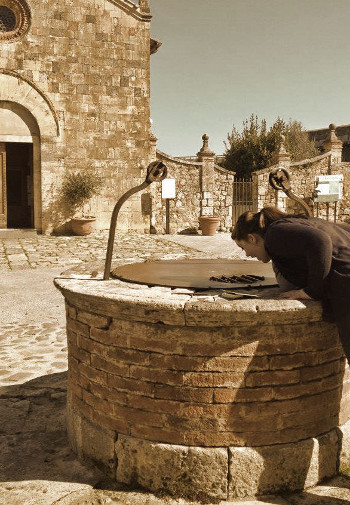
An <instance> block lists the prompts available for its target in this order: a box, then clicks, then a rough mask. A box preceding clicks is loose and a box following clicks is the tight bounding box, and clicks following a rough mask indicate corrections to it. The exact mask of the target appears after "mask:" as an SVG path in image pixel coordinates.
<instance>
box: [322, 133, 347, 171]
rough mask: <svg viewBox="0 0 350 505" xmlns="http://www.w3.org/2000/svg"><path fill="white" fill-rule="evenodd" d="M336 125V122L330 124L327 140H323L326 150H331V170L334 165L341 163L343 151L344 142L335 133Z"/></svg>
mask: <svg viewBox="0 0 350 505" xmlns="http://www.w3.org/2000/svg"><path fill="white" fill-rule="evenodd" d="M335 129H336V126H335V124H333V123H332V124H330V125H329V133H328V135H327V138H326V140H325V141H324V142H323V147H324V150H325V151H326V152H328V151H330V152H331V157H330V167H329V172H330V173H331V172H332V165H337V164H338V163H341V156H342V151H343V142H342V141H341V140H339V139H338V137H337V135H336V133H335Z"/></svg>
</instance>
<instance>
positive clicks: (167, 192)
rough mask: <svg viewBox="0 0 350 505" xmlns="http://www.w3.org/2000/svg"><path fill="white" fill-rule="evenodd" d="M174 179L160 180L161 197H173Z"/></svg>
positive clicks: (174, 192)
mask: <svg viewBox="0 0 350 505" xmlns="http://www.w3.org/2000/svg"><path fill="white" fill-rule="evenodd" d="M175 194H176V191H175V179H163V180H162V198H175Z"/></svg>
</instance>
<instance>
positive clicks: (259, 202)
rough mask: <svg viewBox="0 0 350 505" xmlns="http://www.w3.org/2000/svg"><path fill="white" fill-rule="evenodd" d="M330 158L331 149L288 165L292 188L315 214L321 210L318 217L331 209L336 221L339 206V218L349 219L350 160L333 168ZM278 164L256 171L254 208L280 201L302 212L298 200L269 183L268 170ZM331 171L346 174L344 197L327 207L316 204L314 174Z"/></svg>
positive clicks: (341, 219)
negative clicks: (314, 200) (313, 196)
mask: <svg viewBox="0 0 350 505" xmlns="http://www.w3.org/2000/svg"><path fill="white" fill-rule="evenodd" d="M329 159H330V153H325V154H323V155H321V156H317V157H316V158H313V159H310V160H303V161H300V162H297V163H292V164H291V165H290V166H289V167H287V170H288V172H289V174H290V177H291V188H292V191H293V193H294V194H296V195H297V196H299V197H300V198H303V199H304V200H305V201H306V203H307V204H308V205H309V206H310V207H311V208H312V209H313V213H314V216H316V215H317V213H318V217H321V218H323V219H326V218H327V212H328V218H329V220H331V221H333V220H334V217H335V216H334V213H335V210H336V219H337V221H344V222H350V163H338V164H334V165H332V166H331V171H330V169H329ZM277 167H278V165H274V166H272V167H268V168H266V169H263V170H259V171H257V172H254V173H253V202H254V209H255V210H259V209H261V208H262V207H264V206H266V205H277V206H279V207H280V208H281V209H283V210H285V211H286V212H290V213H297V212H300V211H301V210H302V209H301V207H300V206H299V205H298V204H297V203H296V202H294V201H293V200H291V199H290V198H287V196H286V195H285V194H284V193H283V192H282V191H278V192H277V191H276V190H274V189H273V188H272V187H271V186H270V185H269V174H270V172H272V171H273V170H274V169H276V168H277ZM330 173H331V174H343V175H344V185H343V198H342V200H340V201H339V202H338V203H337V206H336V207H335V205H334V203H333V202H331V203H329V206H328V211H327V204H326V203H319V204H318V206H317V204H316V203H314V202H313V200H312V194H313V190H314V187H315V184H314V182H315V176H316V175H328V174H330ZM317 207H318V210H317Z"/></svg>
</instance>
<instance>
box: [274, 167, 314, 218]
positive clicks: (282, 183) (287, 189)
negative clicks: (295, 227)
mask: <svg viewBox="0 0 350 505" xmlns="http://www.w3.org/2000/svg"><path fill="white" fill-rule="evenodd" d="M269 183H270V186H272V187H273V189H276V190H282V191H283V193H285V194H286V195H287V196H288V198H290V199H291V200H294V201H295V202H297V203H298V204H299V205H301V206H302V208H303V209H304V211H305V212H306V215H307V216H309V217H312V215H313V213H312V210H311V209H310V207H309V206H308V205H307V203H306V202H304V200H302V199H301V198H299V196H297V195H295V194H294V193H293V192H292V190H291V186H290V175H289V172H288V170H286V169H285V168H276V169H275V170H273V171H272V172H271V173H270V175H269Z"/></svg>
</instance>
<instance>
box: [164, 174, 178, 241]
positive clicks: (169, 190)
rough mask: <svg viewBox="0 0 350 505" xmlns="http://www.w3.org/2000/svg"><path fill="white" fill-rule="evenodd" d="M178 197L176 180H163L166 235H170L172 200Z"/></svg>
mask: <svg viewBox="0 0 350 505" xmlns="http://www.w3.org/2000/svg"><path fill="white" fill-rule="evenodd" d="M175 196H176V188H175V179H163V180H162V198H163V199H165V233H166V234H167V235H169V233H170V202H169V201H170V200H172V199H174V198H175Z"/></svg>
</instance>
